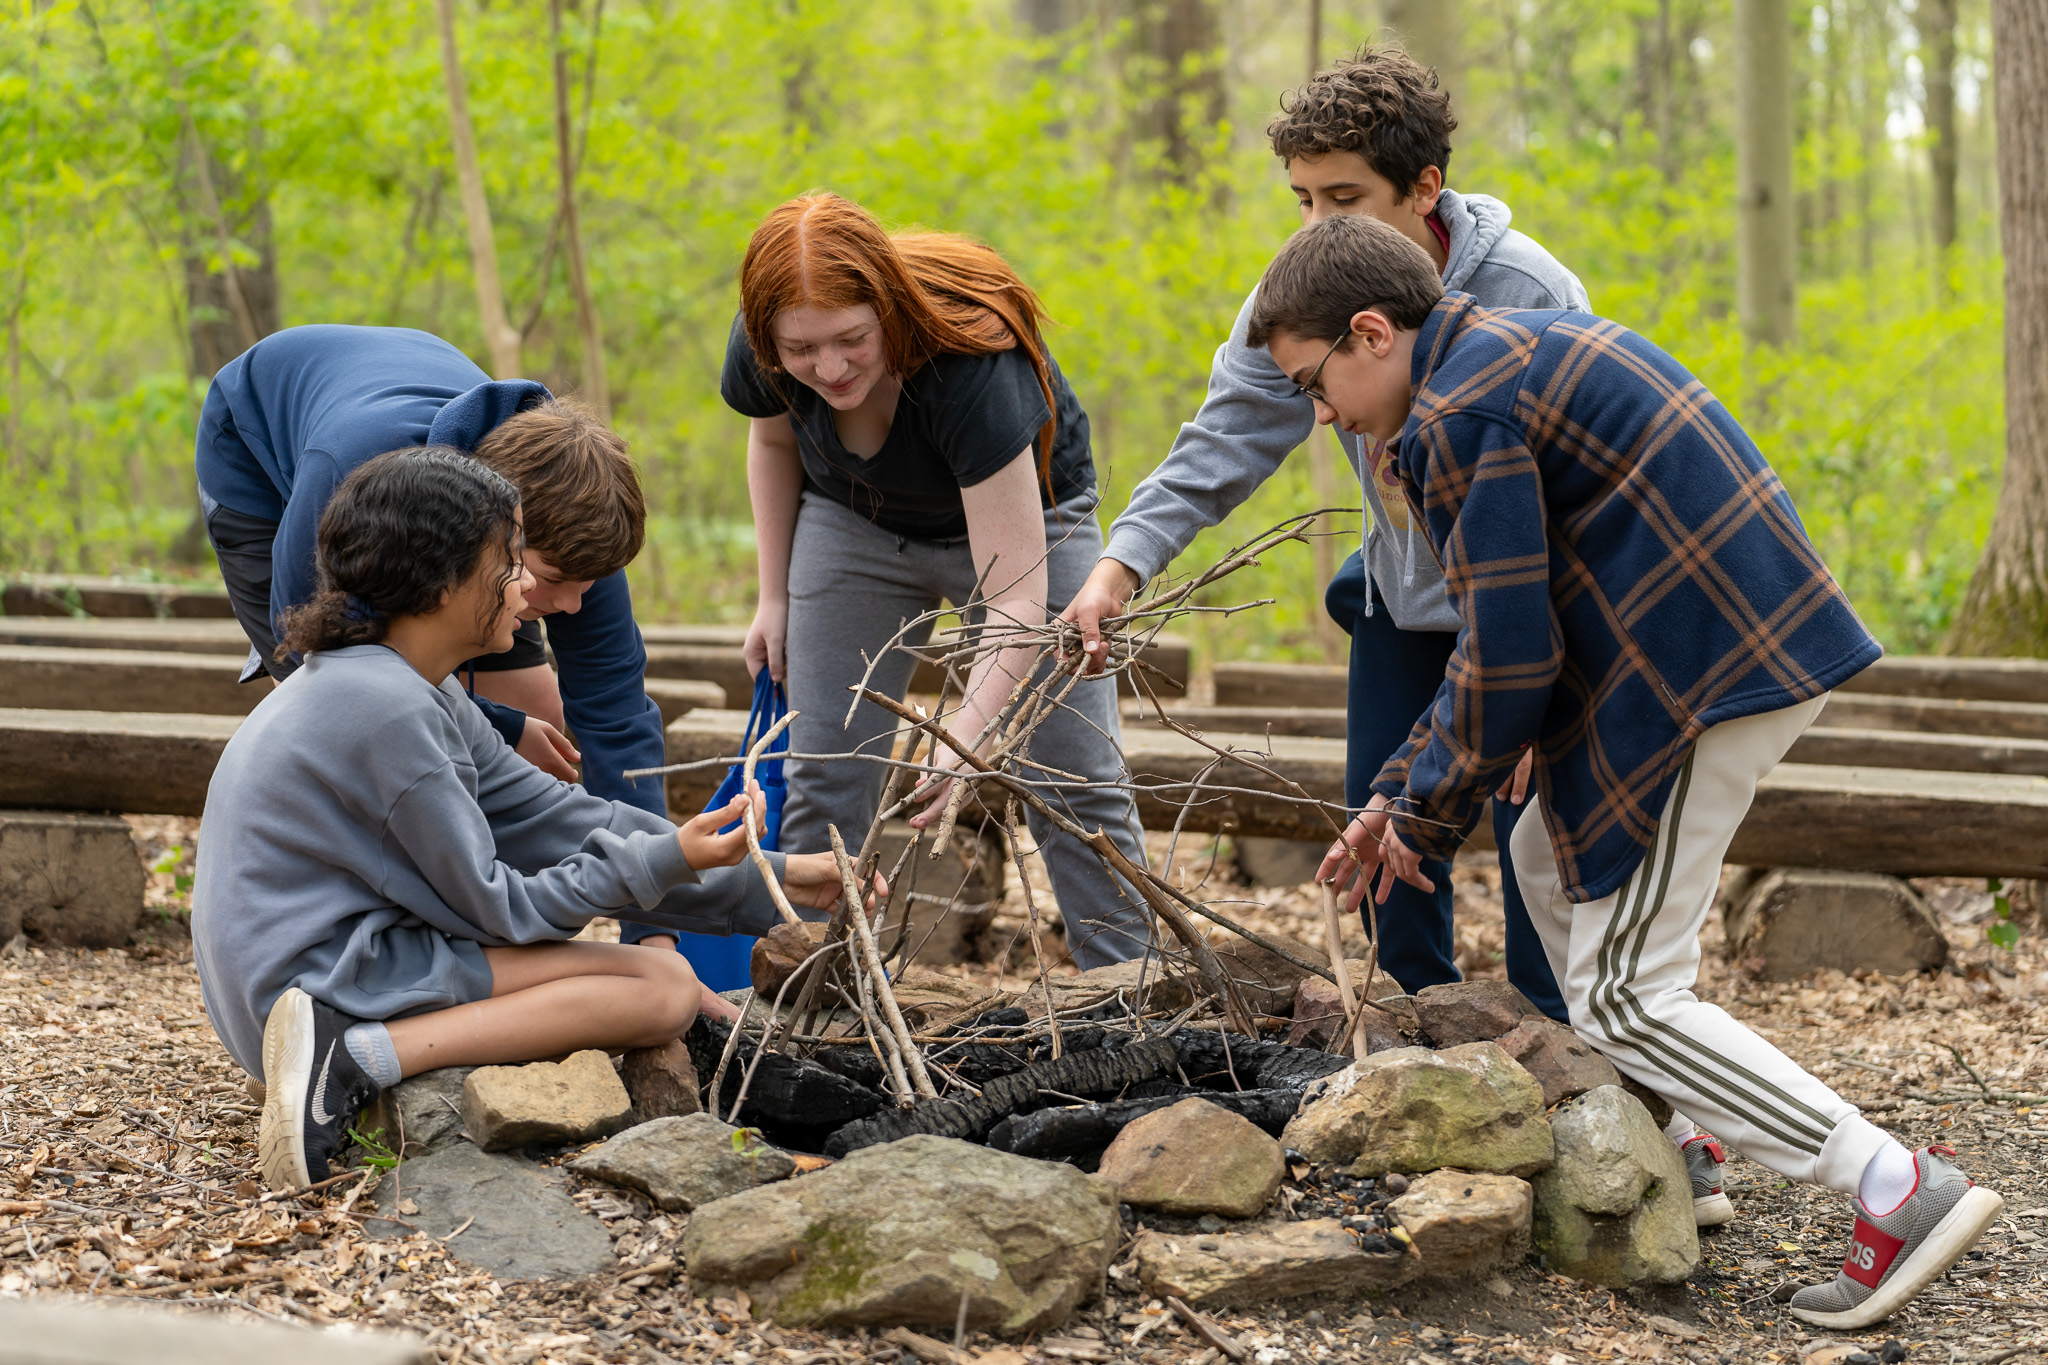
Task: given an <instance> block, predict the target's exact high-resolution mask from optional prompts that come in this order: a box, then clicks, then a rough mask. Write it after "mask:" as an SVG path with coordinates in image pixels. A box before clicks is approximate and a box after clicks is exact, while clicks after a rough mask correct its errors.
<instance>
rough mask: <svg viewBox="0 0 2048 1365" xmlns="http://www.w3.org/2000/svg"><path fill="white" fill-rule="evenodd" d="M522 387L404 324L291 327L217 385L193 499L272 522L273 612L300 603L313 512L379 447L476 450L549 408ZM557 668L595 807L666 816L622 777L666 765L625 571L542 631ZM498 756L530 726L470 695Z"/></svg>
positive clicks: (529, 384) (307, 591)
mask: <svg viewBox="0 0 2048 1365" xmlns="http://www.w3.org/2000/svg"><path fill="white" fill-rule="evenodd" d="M547 397H548V391H547V389H545V388H544V387H542V386H541V385H539V384H536V383H534V382H533V381H532V380H528V379H511V380H504V381H501V382H493V381H492V379H491V377H490V376H489V375H487V374H485V373H484V372H483V371H482V370H480V369H478V368H477V367H476V365H475V364H474V363H473V362H472V361H471V360H470V359H469V357H468V356H466V355H464V354H463V353H462V352H460V351H458V350H456V349H455V348H454V347H453V346H451V345H449V344H448V343H447V342H445V341H443V340H441V338H439V337H437V336H433V335H431V334H429V333H426V332H418V331H414V330H412V329H411V328H407V327H345V326H338V325H332V324H318V325H314V326H309V327H292V328H287V329H286V330H285V331H282V332H277V333H274V334H272V335H271V336H267V337H265V338H264V339H263V340H261V341H259V342H257V343H256V344H255V345H254V346H252V347H250V348H249V349H248V350H246V351H244V352H242V354H241V355H239V356H236V357H235V358H234V359H233V360H231V361H229V362H228V363H227V364H226V365H224V366H223V367H222V368H221V371H220V373H219V374H217V375H215V376H214V380H213V388H212V390H211V391H210V392H209V393H208V394H207V397H206V410H205V413H204V415H203V416H202V417H201V419H200V424H199V441H198V450H197V454H196V465H197V469H198V474H199V493H200V499H201V501H202V502H203V503H204V504H205V506H206V507H207V509H208V510H209V511H210V510H211V509H212V508H213V507H214V506H215V505H216V504H217V505H219V506H223V507H228V508H231V509H232V510H234V511H237V512H240V513H242V514H244V515H245V516H251V517H257V518H260V519H262V520H264V521H270V522H275V523H277V539H276V540H275V541H274V542H273V544H272V550H271V553H272V563H271V579H270V614H271V620H272V621H273V622H274V621H276V620H277V618H278V616H279V615H280V614H282V613H283V612H284V610H285V609H286V608H288V607H294V606H298V605H300V604H301V603H303V602H305V601H307V600H308V599H310V598H311V597H312V595H313V590H314V588H315V586H316V584H317V582H318V575H317V571H316V569H315V562H314V554H315V550H316V549H317V542H318V532H319V528H320V514H321V513H322V512H323V511H325V510H326V507H327V500H328V499H329V498H331V497H332V496H333V495H334V490H335V489H336V488H337V487H339V486H340V484H341V481H342V480H343V479H345V478H347V477H348V475H349V472H350V471H351V470H353V469H354V468H355V467H356V466H357V465H360V464H362V463H363V462H364V461H366V460H369V459H371V458H372V457H374V456H377V455H381V454H383V453H384V452H385V451H387V450H398V449H401V448H403V447H406V446H418V445H448V446H454V447H455V448H456V449H458V450H474V449H475V448H476V446H477V443H478V442H479V441H481V440H482V439H483V438H484V436H485V434H486V433H488V432H490V431H491V430H492V429H493V428H495V427H496V426H497V425H498V424H499V423H500V422H503V421H504V420H505V419H506V418H508V417H511V416H512V415H513V414H515V413H517V412H520V411H522V410H524V409H526V408H529V407H532V406H533V405H534V404H536V403H539V402H541V401H543V400H545V399H546V398H547ZM546 620H547V630H548V644H549V646H550V647H551V648H552V649H553V650H554V654H555V663H556V665H557V667H558V668H559V669H560V671H561V677H560V685H561V689H562V711H563V714H564V716H565V717H566V718H567V720H568V722H569V728H570V730H571V731H572V732H573V733H574V734H575V736H576V743H577V747H578V748H580V749H581V750H582V751H583V781H584V786H585V787H587V788H588V789H589V790H590V792H591V793H592V794H593V795H596V796H601V797H604V798H606V799H607V800H615V801H624V802H626V803H628V804H630V805H634V806H638V807H639V808H641V809H642V810H646V811H651V812H653V813H654V814H656V815H662V814H664V813H665V810H666V806H665V803H664V801H663V795H662V786H661V782H660V780H659V779H649V780H646V781H642V782H638V783H633V782H628V781H626V780H625V779H624V778H623V777H621V776H620V775H619V774H621V773H623V772H625V771H626V770H628V769H631V768H653V767H658V766H660V764H661V763H662V761H663V754H662V736H661V712H660V711H659V710H658V709H656V707H655V705H654V703H653V702H652V701H650V700H648V697H647V692H646V687H645V682H644V679H645V675H646V672H647V650H646V647H645V646H644V645H643V644H642V642H641V639H640V627H639V626H638V625H637V624H635V622H634V620H633V600H632V596H631V594H630V593H629V592H628V591H627V588H626V576H625V574H624V573H623V572H620V573H615V574H613V575H611V576H610V577H609V578H603V579H599V580H598V581H597V582H596V583H594V584H592V585H591V588H590V591H589V592H587V593H585V594H584V595H583V607H582V609H581V610H580V611H577V612H575V613H573V614H572V613H565V612H557V613H555V614H553V615H551V616H548V617H547V618H546ZM474 700H475V702H476V704H477V706H478V707H479V708H481V709H482V711H483V713H484V715H485V717H486V718H487V719H488V720H489V721H490V722H491V726H492V728H493V729H495V730H497V732H498V733H499V734H501V735H503V736H504V737H505V742H506V743H507V744H517V743H518V741H519V736H520V733H521V731H522V730H523V729H524V728H525V725H526V716H525V714H524V713H523V712H520V711H516V710H514V709H512V708H511V707H509V706H500V705H498V704H497V703H496V702H492V701H489V700H486V699H485V698H483V697H475V698H474Z"/></svg>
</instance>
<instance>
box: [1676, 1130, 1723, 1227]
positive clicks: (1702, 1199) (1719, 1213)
mask: <svg viewBox="0 0 2048 1365" xmlns="http://www.w3.org/2000/svg"><path fill="white" fill-rule="evenodd" d="M1678 1150H1679V1151H1680V1153H1682V1154H1683V1155H1684V1157H1685V1173H1686V1174H1687V1175H1689V1176H1691V1177H1692V1221H1693V1222H1694V1223H1696V1224H1698V1225H1699V1226H1700V1227H1703V1228H1717V1227H1720V1226H1721V1224H1723V1223H1725V1222H1728V1221H1729V1220H1730V1219H1732V1218H1734V1217H1735V1206H1734V1205H1733V1204H1731V1203H1729V1202H1728V1196H1727V1195H1725V1194H1723V1193H1722V1192H1721V1168H1722V1166H1724V1165H1725V1164H1726V1163H1727V1161H1728V1154H1727V1152H1725V1151H1724V1150H1722V1147H1721V1144H1720V1143H1718V1142H1716V1141H1715V1140H1714V1139H1713V1138H1711V1137H1709V1136H1708V1135H1707V1134H1705V1133H1695V1134H1693V1135H1692V1136H1691V1137H1689V1138H1687V1139H1686V1140H1685V1141H1684V1142H1681V1143H1679V1144H1678Z"/></svg>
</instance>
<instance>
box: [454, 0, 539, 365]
mask: <svg viewBox="0 0 2048 1365" xmlns="http://www.w3.org/2000/svg"><path fill="white" fill-rule="evenodd" d="M434 16H435V18H436V20H437V21H438V22H439V26H440V30H441V73H442V75H443V77H444V78H445V79H446V81H447V84H448V136H449V141H450V142H452V143H453V144H454V146H455V179H456V181H457V183H458V184H460V185H461V187H462V216H463V218H465V219H466V220H467V221H468V223H469V265H470V274H471V275H472V276H473V277H474V278H475V280H476V311H477V319H478V321H479V322H480V323H481V324H482V325H483V331H484V345H485V347H486V348H487V349H489V351H490V353H491V376H492V377H493V378H494V379H517V378H518V377H519V372H520V370H521V369H522V368H523V366H522V365H521V363H520V359H519V341H520V337H519V329H518V328H516V327H514V326H513V325H512V319H511V318H509V317H508V316H506V313H505V289H504V286H503V285H502V284H501V283H500V282H499V279H498V241H497V237H496V236H495V234H493V232H492V231H491V203H490V200H489V199H488V198H486V197H485V195H484V168H483V162H482V161H481V160H480V159H479V158H478V157H477V153H476V129H475V127H474V126H473V125H472V124H471V123H470V121H469V87H468V85H467V84H466V83H465V82H464V81H463V79H462V55H461V53H460V51H459V50H458V49H457V47H456V45H455V0H434Z"/></svg>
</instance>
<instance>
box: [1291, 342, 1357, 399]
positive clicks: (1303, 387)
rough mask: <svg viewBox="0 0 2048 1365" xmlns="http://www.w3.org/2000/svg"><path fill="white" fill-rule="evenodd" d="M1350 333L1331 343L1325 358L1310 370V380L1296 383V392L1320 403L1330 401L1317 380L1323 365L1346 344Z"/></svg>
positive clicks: (1324, 353) (1324, 354) (1325, 352)
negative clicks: (1318, 385)
mask: <svg viewBox="0 0 2048 1365" xmlns="http://www.w3.org/2000/svg"><path fill="white" fill-rule="evenodd" d="M1350 335H1351V334H1350V333H1349V332H1346V333H1345V334H1344V335H1343V336H1340V337H1338V338H1337V339H1336V340H1335V341H1333V342H1331V343H1330V349H1329V350H1327V351H1324V352H1323V358H1322V359H1321V360H1319V361H1317V362H1316V367H1315V368H1314V369H1313V370H1310V371H1309V372H1308V382H1307V383H1304V384H1296V385H1295V386H1294V391H1295V392H1296V393H1298V394H1301V395H1302V396H1303V397H1305V398H1313V399H1315V400H1316V401H1317V402H1318V403H1327V402H1329V401H1330V400H1329V399H1327V398H1325V397H1324V396H1323V391H1322V390H1321V389H1319V388H1317V387H1316V380H1317V379H1319V378H1321V377H1322V373H1323V366H1325V365H1327V364H1329V363H1330V357H1331V356H1333V355H1335V354H1337V348H1338V347H1339V346H1342V345H1343V344H1344V341H1345V338H1346V337H1349V336H1350Z"/></svg>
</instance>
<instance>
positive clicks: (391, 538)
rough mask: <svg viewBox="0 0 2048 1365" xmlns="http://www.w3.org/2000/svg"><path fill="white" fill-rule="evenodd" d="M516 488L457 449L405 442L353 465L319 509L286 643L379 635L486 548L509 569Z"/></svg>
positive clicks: (464, 573)
mask: <svg viewBox="0 0 2048 1365" xmlns="http://www.w3.org/2000/svg"><path fill="white" fill-rule="evenodd" d="M518 511H519V492H518V490H517V489H515V488H513V486H512V484H511V482H510V481H509V480H507V479H506V478H505V477H504V476H503V475H501V474H497V473H494V472H493V471H491V470H490V469H488V468H486V467H485V466H483V465H481V464H479V463H477V462H476V461H475V460H472V459H471V458H469V456H467V455H464V454H463V453H462V452H461V451H459V450H455V449H452V448H451V447H448V446H414V447H409V448H407V449H405V450H394V451H391V452H390V453H388V454H384V455H379V456H378V457H377V458H375V459H374V460H369V461H366V462H365V463H364V464H362V465H360V466H358V467H357V468H356V470H355V471H354V472H353V473H351V474H350V475H349V476H348V477H347V478H346V479H343V480H342V481H341V487H340V488H338V489H336V490H335V493H334V496H333V498H331V499H330V500H329V501H328V503H327V510H326V511H324V512H322V513H321V514H320V588H319V591H318V592H316V593H314V594H313V599H312V600H311V601H310V602H307V603H306V604H305V605H304V606H302V607H297V608H294V609H293V610H292V611H290V612H288V613H286V614H285V617H284V620H283V622H282V623H281V624H282V626H283V629H284V643H283V644H282V645H280V646H279V647H278V657H279V658H280V659H282V658H283V657H284V656H285V654H286V653H287V652H289V653H295V654H311V653H314V652H317V651H319V650H323V649H341V648H343V647H345V646H348V645H373V644H376V643H378V642H379V641H380V640H382V639H383V638H384V636H385V634H386V632H387V631H389V630H390V628H391V620H392V618H393V617H396V616H422V615H425V614H426V613H428V612H431V611H434V610H436V609H438V608H439V607H440V605H441V599H442V597H443V595H445V594H446V593H447V592H448V591H449V590H450V589H452V588H457V587H460V586H461V585H462V584H463V583H465V582H467V581H468V579H469V577H470V575H471V574H473V573H475V572H476V570H477V565H478V564H480V563H482V562H483V558H484V556H485V555H486V554H487V553H489V552H490V551H492V550H494V549H495V550H498V551H500V552H502V553H503V554H504V556H505V577H504V579H503V580H501V581H500V585H499V586H500V587H502V586H503V584H504V582H505V581H509V580H510V579H511V577H512V575H513V574H515V573H517V572H518V571H519V569H518V558H519V549H520V536H519V522H518V519H517V515H516V514H517V513H518Z"/></svg>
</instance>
